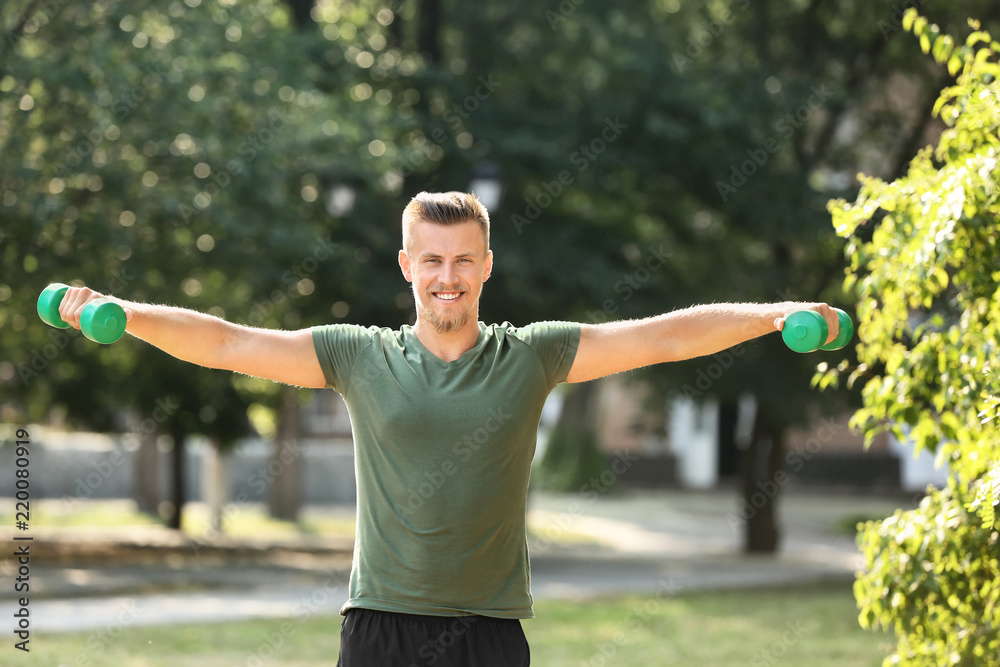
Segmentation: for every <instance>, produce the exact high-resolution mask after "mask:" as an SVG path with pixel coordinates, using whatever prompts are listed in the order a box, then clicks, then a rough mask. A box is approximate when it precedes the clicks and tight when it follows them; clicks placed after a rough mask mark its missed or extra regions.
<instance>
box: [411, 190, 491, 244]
mask: <svg viewBox="0 0 1000 667" xmlns="http://www.w3.org/2000/svg"><path fill="white" fill-rule="evenodd" d="M418 222H433V223H434V224H435V225H444V226H446V227H447V226H450V225H458V224H461V223H463V222H476V223H479V227H480V228H481V229H482V230H483V240H484V241H485V243H486V250H487V251H488V250H489V249H490V214H489V213H488V212H487V210H486V207H485V206H483V204H482V202H480V201H479V198H478V197H476V195H474V194H471V193H468V192H421V193H420V194H418V195H417V196H415V197H414V198H413V199H411V200H410V203H409V204H407V205H406V208H404V209H403V249H404V250H406V252H409V251H410V238H411V237H412V231H413V225H415V224H416V223H418Z"/></svg>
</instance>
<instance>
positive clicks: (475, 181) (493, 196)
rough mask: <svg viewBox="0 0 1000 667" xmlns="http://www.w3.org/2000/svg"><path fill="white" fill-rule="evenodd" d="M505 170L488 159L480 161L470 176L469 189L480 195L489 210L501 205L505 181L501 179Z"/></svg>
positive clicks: (480, 199)
mask: <svg viewBox="0 0 1000 667" xmlns="http://www.w3.org/2000/svg"><path fill="white" fill-rule="evenodd" d="M501 176H503V170H501V169H500V167H499V166H497V165H496V164H494V163H493V162H490V161H488V160H486V161H483V162H480V163H479V164H477V165H476V166H475V168H474V169H473V170H472V174H471V176H470V178H469V190H470V191H471V192H472V193H473V194H474V195H476V196H477V197H479V201H481V202H482V203H483V206H485V207H486V209H487V210H488V211H493V210H495V209H496V208H497V207H498V206H500V196H501V194H502V193H503V182H502V181H501V180H500V179H501Z"/></svg>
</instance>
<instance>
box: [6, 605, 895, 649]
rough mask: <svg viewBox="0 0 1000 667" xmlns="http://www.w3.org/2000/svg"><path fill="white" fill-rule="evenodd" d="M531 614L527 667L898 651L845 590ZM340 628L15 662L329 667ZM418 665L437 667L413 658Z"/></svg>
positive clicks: (62, 640) (147, 637)
mask: <svg viewBox="0 0 1000 667" xmlns="http://www.w3.org/2000/svg"><path fill="white" fill-rule="evenodd" d="M535 611H536V614H537V616H538V618H536V619H534V620H531V621H525V622H524V627H525V632H526V634H527V635H528V640H529V642H530V643H531V647H532V664H533V665H539V666H540V667H585V666H590V667H604V666H605V665H609V666H610V665H622V666H628V665H636V666H640V665H641V666H642V667H651V666H658V665H674V664H676V665H697V666H700V665H711V666H713V667H722V666H725V665H740V666H743V667H745V666H746V665H750V667H758V666H765V665H779V664H783V665H789V666H792V665H795V666H797V665H810V667H824V666H830V667H833V666H836V667H850V666H855V665H856V666H860V665H865V666H872V667H876V666H878V665H880V664H881V661H882V658H883V657H884V656H885V655H886V654H887V652H888V650H889V644H890V641H891V637H889V636H886V635H882V634H874V633H869V632H864V631H862V630H861V629H860V628H859V627H858V625H857V622H856V617H857V611H856V609H855V605H854V598H853V597H852V594H851V591H850V587H849V586H846V585H840V586H830V585H827V586H814V587H804V588H802V587H800V588H786V589H763V590H752V591H735V592H719V593H698V594H690V595H687V594H686V595H680V596H675V597H670V596H667V595H665V594H664V595H662V596H661V597H652V596H651V597H634V596H629V597H615V598H609V599H601V600H592V601H588V602H565V601H542V602H538V603H536V605H535ZM339 628H340V618H339V617H336V616H333V617H330V616H325V617H318V616H317V617H312V618H305V619H301V618H300V619H274V620H258V621H249V622H240V623H219V624H208V625H192V626H171V627H129V628H126V629H125V630H124V631H120V630H119V628H114V629H113V631H112V632H90V633H83V634H66V635H63V634H50V635H45V634H37V635H33V636H32V641H31V647H32V650H31V653H30V654H29V655H24V656H21V655H18V656H17V659H16V661H15V662H16V664H18V665H45V666H46V667H54V666H58V665H66V666H67V667H68V666H73V667H94V666H97V665H101V666H103V665H115V667H168V666H169V667H194V666H196V665H197V666H198V667H254V666H261V665H265V664H266V665H268V667H305V666H307V665H309V666H314V665H334V664H335V663H336V656H337V648H338V645H339V636H338V633H339ZM10 648H11V647H9V646H8V647H4V653H7V651H8V650H9V649H10ZM415 664H417V665H420V666H421V667H423V665H424V664H430V663H426V661H425V662H421V661H420V659H419V658H418V659H417V660H416V661H415Z"/></svg>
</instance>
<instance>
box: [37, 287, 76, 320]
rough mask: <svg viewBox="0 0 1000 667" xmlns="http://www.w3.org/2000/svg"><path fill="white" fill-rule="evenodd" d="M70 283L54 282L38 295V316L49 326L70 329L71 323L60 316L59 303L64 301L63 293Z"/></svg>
mask: <svg viewBox="0 0 1000 667" xmlns="http://www.w3.org/2000/svg"><path fill="white" fill-rule="evenodd" d="M68 289H69V285H64V284H63V283H52V284H51V285H49V286H48V287H46V288H45V289H44V290H42V293H41V294H39V295H38V305H37V308H38V316H39V317H40V318H42V321H43V322H45V323H46V324H48V325H49V326H53V327H56V328H58V329H68V328H69V325H68V324H66V322H64V321H63V318H62V317H60V316H59V304H60V303H62V300H63V295H65V294H66V290H68Z"/></svg>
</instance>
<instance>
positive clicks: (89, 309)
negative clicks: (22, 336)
mask: <svg viewBox="0 0 1000 667" xmlns="http://www.w3.org/2000/svg"><path fill="white" fill-rule="evenodd" d="M68 289H69V285H64V284H63V283H52V284H51V285H49V286H48V287H46V288H45V289H44V290H42V293H41V294H40V295H39V296H38V304H37V308H38V316H39V317H40V318H41V319H42V321H43V322H45V323H46V324H48V325H50V326H53V327H56V328H59V329H66V328H69V324H67V323H66V322H65V321H64V320H63V318H62V316H60V315H59V304H61V303H62V300H63V296H65V295H66V290H68ZM125 323H126V320H125V310H124V309H123V308H122V307H121V306H119V305H118V304H117V303H114V302H113V301H109V300H107V299H94V300H93V301H91V302H90V303H88V304H87V305H86V306H84V308H83V312H82V313H80V331H82V332H83V335H84V336H86V337H87V338H89V339H90V340H92V341H94V342H95V343H103V344H107V343H113V342H115V341H116V340H118V339H119V338H121V337H122V334H124V333H125Z"/></svg>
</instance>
